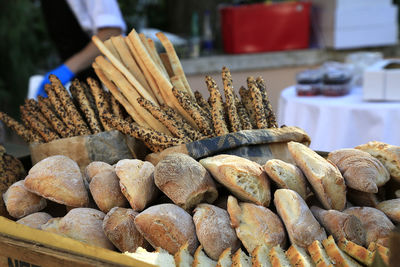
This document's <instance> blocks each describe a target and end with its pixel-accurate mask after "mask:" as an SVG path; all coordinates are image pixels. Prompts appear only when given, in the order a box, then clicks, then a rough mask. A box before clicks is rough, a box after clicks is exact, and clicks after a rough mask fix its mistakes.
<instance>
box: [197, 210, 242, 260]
mask: <svg viewBox="0 0 400 267" xmlns="http://www.w3.org/2000/svg"><path fill="white" fill-rule="evenodd" d="M193 221H194V224H195V226H196V234H197V238H198V239H199V241H200V244H201V245H202V246H203V248H204V251H205V252H206V253H207V255H208V256H209V257H210V258H211V259H213V260H218V258H219V256H220V255H221V253H222V252H223V251H224V250H225V249H227V248H231V249H232V251H236V250H237V249H238V248H239V247H240V241H239V239H238V238H237V236H236V233H235V230H234V229H233V228H232V226H231V222H230V220H229V214H228V212H227V211H226V210H223V209H221V208H218V207H216V206H213V205H210V204H200V205H198V206H197V207H196V208H195V209H194V215H193Z"/></svg>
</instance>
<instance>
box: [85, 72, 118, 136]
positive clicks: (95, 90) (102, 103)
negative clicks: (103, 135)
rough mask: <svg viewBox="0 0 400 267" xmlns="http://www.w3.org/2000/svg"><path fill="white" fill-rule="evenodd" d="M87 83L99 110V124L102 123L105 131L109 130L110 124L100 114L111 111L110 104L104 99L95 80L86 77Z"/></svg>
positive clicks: (102, 91) (101, 90) (102, 92)
mask: <svg viewBox="0 0 400 267" xmlns="http://www.w3.org/2000/svg"><path fill="white" fill-rule="evenodd" d="M87 83H88V84H89V87H90V89H91V90H92V94H93V96H94V101H95V102H96V107H97V110H98V111H99V116H100V121H101V124H103V127H104V130H105V131H111V130H112V129H113V128H111V127H110V124H109V123H107V122H106V121H105V120H104V118H103V116H102V114H103V113H109V112H111V111H110V106H109V105H108V103H107V101H106V99H105V94H104V90H103V89H102V88H100V86H99V84H98V82H97V81H96V80H94V79H92V78H90V77H89V78H87Z"/></svg>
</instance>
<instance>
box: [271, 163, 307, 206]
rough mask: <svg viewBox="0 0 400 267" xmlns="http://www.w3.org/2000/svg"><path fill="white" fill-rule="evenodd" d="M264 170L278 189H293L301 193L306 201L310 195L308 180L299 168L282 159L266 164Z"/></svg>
mask: <svg viewBox="0 0 400 267" xmlns="http://www.w3.org/2000/svg"><path fill="white" fill-rule="evenodd" d="M264 170H265V171H266V172H267V174H268V176H269V178H271V179H272V180H273V181H274V182H275V183H276V185H277V186H278V188H286V189H292V190H294V191H296V192H297V193H299V195H300V196H301V197H302V198H303V199H306V198H307V195H308V194H309V193H310V189H309V188H308V186H307V180H306V178H305V177H304V174H303V172H302V171H301V170H300V169H299V168H298V167H297V166H295V165H293V164H291V163H287V162H284V161H282V160H280V159H270V160H268V161H267V163H265V165H264Z"/></svg>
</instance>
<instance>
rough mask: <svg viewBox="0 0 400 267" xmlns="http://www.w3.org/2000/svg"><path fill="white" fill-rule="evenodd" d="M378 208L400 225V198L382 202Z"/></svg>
mask: <svg viewBox="0 0 400 267" xmlns="http://www.w3.org/2000/svg"><path fill="white" fill-rule="evenodd" d="M376 208H377V209H378V210H380V211H382V212H383V213H385V214H386V216H388V217H389V218H390V219H391V220H392V221H394V222H395V223H400V198H396V199H390V200H386V201H382V202H381V203H379V204H378V206H377V207H376Z"/></svg>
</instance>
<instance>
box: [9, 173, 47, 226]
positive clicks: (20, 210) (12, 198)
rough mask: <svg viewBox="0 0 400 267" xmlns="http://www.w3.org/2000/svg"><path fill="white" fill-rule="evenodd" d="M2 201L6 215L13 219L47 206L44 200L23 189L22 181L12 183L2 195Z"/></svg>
mask: <svg viewBox="0 0 400 267" xmlns="http://www.w3.org/2000/svg"><path fill="white" fill-rule="evenodd" d="M3 200H4V203H5V205H6V209H7V211H8V213H9V214H10V215H11V216H12V217H14V218H22V217H25V216H26V215H29V214H32V213H34V212H37V211H40V210H42V209H44V208H45V207H46V206H47V202H46V200H45V199H44V198H42V197H41V196H38V195H36V194H34V193H31V192H29V191H28V190H27V189H26V188H25V186H24V181H23V180H21V181H18V182H16V183H13V184H12V185H11V186H10V187H9V188H8V190H7V191H6V192H5V193H4V194H3Z"/></svg>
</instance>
